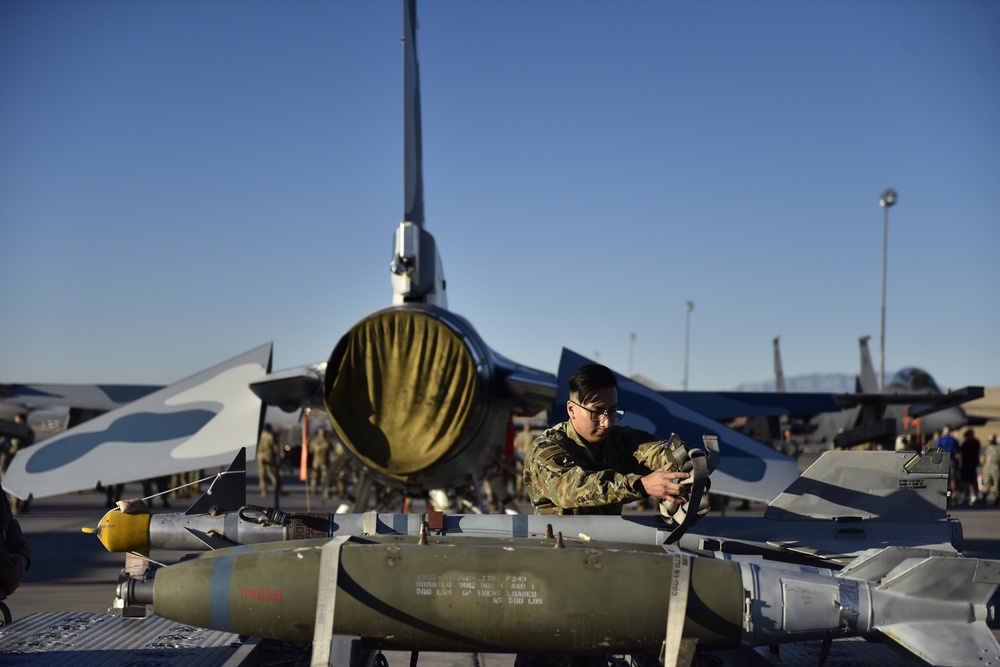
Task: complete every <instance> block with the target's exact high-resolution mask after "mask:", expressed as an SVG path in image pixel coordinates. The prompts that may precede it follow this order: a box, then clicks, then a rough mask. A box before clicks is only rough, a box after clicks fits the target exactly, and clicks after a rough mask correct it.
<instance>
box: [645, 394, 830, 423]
mask: <svg viewBox="0 0 1000 667" xmlns="http://www.w3.org/2000/svg"><path fill="white" fill-rule="evenodd" d="M657 393H658V394H660V395H661V396H663V397H664V398H667V399H669V400H671V401H674V402H676V403H680V404H681V405H683V406H685V407H687V408H690V409H692V410H694V411H695V412H700V413H701V414H703V415H705V416H706V417H710V418H711V419H733V418H735V417H780V416H782V415H813V414H818V413H820V412H839V411H840V410H841V406H840V404H839V403H838V402H837V399H836V397H835V396H834V395H833V394H830V393H796V392H773V391H660V392H657Z"/></svg>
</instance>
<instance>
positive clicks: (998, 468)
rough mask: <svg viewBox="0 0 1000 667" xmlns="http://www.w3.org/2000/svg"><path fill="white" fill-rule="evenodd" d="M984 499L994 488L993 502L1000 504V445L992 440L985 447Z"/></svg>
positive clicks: (983, 456)
mask: <svg viewBox="0 0 1000 667" xmlns="http://www.w3.org/2000/svg"><path fill="white" fill-rule="evenodd" d="M982 460H983V486H982V490H983V501H984V502H985V501H986V496H987V495H989V492H990V489H991V488H992V489H993V490H994V493H995V494H996V495H994V496H993V504H994V505H1000V445H998V444H996V443H994V442H990V443H988V444H987V445H986V446H985V447H983V455H982Z"/></svg>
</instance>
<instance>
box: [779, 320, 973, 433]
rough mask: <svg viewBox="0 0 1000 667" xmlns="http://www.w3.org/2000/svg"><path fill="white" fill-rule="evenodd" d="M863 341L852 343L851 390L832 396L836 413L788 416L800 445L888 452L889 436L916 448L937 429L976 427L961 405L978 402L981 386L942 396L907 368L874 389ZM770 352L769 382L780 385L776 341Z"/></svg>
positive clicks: (925, 376) (924, 375)
mask: <svg viewBox="0 0 1000 667" xmlns="http://www.w3.org/2000/svg"><path fill="white" fill-rule="evenodd" d="M869 338H870V336H862V337H860V338H859V339H858V347H859V349H860V353H861V371H860V373H859V375H858V376H857V380H856V386H857V391H856V392H855V393H853V394H838V395H836V396H835V399H836V401H837V404H838V405H839V406H840V410H838V411H836V412H823V413H820V414H814V415H810V414H807V413H804V412H798V413H794V414H793V415H792V418H791V420H790V421H791V424H792V426H793V430H795V431H797V432H798V433H800V434H801V437H802V438H803V441H804V442H806V443H810V442H815V443H824V444H827V443H832V444H834V445H835V446H837V447H841V448H845V447H852V446H854V445H859V444H862V443H865V442H877V443H879V444H880V445H882V446H883V447H884V448H886V449H892V448H893V447H894V442H893V441H894V439H895V437H896V436H897V435H901V434H906V435H908V436H910V437H911V439H912V441H913V442H914V444H915V445H917V446H918V447H919V445H921V444H923V437H924V436H925V435H929V434H931V433H933V432H935V431H940V430H941V429H942V428H943V427H944V426H948V427H950V428H953V429H957V428H959V427H961V426H965V425H968V424H979V423H982V419H981V418H975V417H970V416H969V415H968V414H966V412H965V410H963V409H962V407H961V404H962V403H965V402H968V401H972V400H975V399H977V398H981V397H982V396H983V387H962V388H961V389H957V390H954V391H950V392H948V393H947V394H946V393H943V392H942V391H941V389H940V388H939V387H938V385H937V383H936V382H935V381H934V378H932V377H931V375H930V373H928V372H927V371H924V370H922V369H919V368H915V367H908V368H904V369H902V370H900V371H898V372H897V373H895V375H893V377H892V379H891V380H890V381H889V383H888V384H887V385H886V387H885V390H884V391H880V390H879V386H878V380H877V379H876V376H875V367H874V366H873V364H872V359H871V353H870V352H869V351H868V340H869ZM774 354H775V378H776V381H778V382H783V380H784V374H783V372H782V368H781V351H780V348H779V346H778V339H777V338H775V339H774ZM779 391H781V390H780V389H779Z"/></svg>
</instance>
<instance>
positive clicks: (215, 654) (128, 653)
mask: <svg viewBox="0 0 1000 667" xmlns="http://www.w3.org/2000/svg"><path fill="white" fill-rule="evenodd" d="M254 645H255V644H254V643H253V642H252V641H246V640H241V638H240V637H239V636H238V635H234V634H232V633H230V632H220V631H218V630H205V629H203V628H196V627H192V626H189V625H184V624H182V623H175V622H174V621H169V620H167V619H165V618H161V617H159V616H156V615H149V616H147V617H145V618H122V617H120V616H114V615H111V614H93V613H86V612H42V613H36V614H30V615H28V616H25V617H24V618H22V619H19V620H17V621H15V622H14V623H12V624H10V625H6V626H3V627H0V664H2V665H4V667H50V666H51V667H65V666H67V665H73V666H74V667H216V666H221V665H224V664H226V662H227V661H228V660H230V659H231V658H234V656H237V654H238V653H245V654H249V652H250V651H252V650H253V647H254ZM239 662H241V661H240V660H238V656H237V659H236V660H234V661H233V663H230V664H239Z"/></svg>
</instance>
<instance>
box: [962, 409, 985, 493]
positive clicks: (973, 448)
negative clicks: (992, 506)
mask: <svg viewBox="0 0 1000 667" xmlns="http://www.w3.org/2000/svg"><path fill="white" fill-rule="evenodd" d="M980 449H981V447H980V444H979V441H978V440H976V432H975V431H973V430H972V429H971V428H970V429H967V430H966V431H965V433H964V434H963V435H962V444H961V445H960V446H959V459H960V460H961V474H962V476H961V488H960V489H959V492H960V493H962V494H964V496H965V501H966V502H967V503H969V504H970V505H975V504H976V500H978V498H977V496H976V493H977V491H979V450H980Z"/></svg>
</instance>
